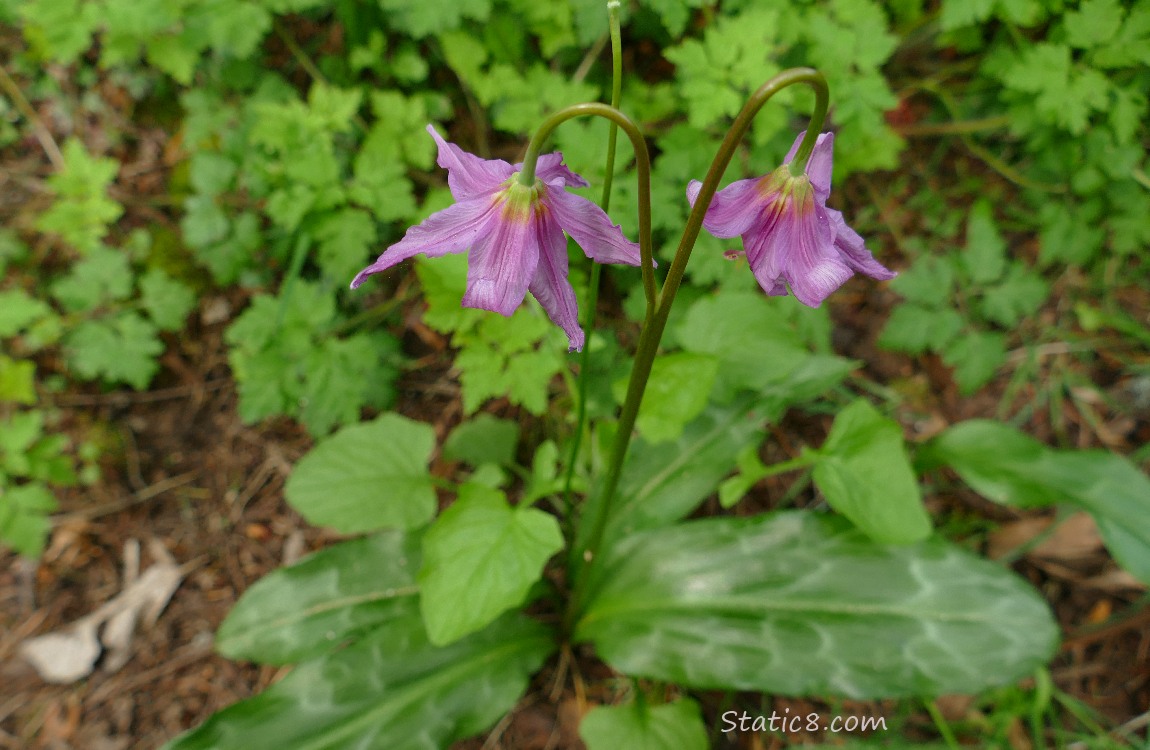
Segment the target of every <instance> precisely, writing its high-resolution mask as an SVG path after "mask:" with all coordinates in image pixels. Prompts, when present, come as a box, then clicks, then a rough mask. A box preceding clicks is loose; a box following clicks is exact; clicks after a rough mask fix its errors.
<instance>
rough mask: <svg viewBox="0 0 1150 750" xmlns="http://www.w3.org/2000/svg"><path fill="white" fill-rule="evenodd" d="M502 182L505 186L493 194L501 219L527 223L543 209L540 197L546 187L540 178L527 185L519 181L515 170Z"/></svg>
mask: <svg viewBox="0 0 1150 750" xmlns="http://www.w3.org/2000/svg"><path fill="white" fill-rule="evenodd" d="M503 184H504V185H505V186H506V187H504V189H503V190H502V191H501V192H498V193H496V194H495V203H496V205H497V206H498V207H499V210H500V217H501V218H502V219H503V221H506V222H515V223H518V224H527V223H528V222H530V221H531V220H532V219H533V218H535V216H536V215H537V214H539V213H541V212H542V211H543V210H545V208H544V205H543V201H542V197H543V193H544V192H546V190H547V187H546V186H545V185H544V184H543V181H542V180H536V181H535V184H534V185H532V186H530V187H528V186H526V185H523V184H521V183H520V182H519V173H518V172H516V173H515V174H513V175H512V176H511V178H510V179H508V180H507V181H506V182H504V183H503Z"/></svg>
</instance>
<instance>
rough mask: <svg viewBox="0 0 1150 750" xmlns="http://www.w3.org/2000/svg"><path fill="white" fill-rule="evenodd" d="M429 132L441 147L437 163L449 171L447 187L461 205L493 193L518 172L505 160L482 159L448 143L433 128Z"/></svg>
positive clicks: (428, 127) (430, 127)
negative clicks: (470, 199) (462, 202)
mask: <svg viewBox="0 0 1150 750" xmlns="http://www.w3.org/2000/svg"><path fill="white" fill-rule="evenodd" d="M427 132H428V133H431V137H432V138H434V139H435V142H436V144H438V146H439V157H438V158H437V159H436V163H437V164H438V165H439V166H441V167H443V168H444V169H446V170H447V186H448V187H449V188H451V195H452V196H454V197H455V200H457V201H463V200H467V199H469V198H475V197H477V196H480V195H486V194H488V193H492V192H494V191H495V190H497V189H499V187H500V186H501V185H502V183H503V182H505V181H506V180H507V178H509V177H511V175H513V174H515V168H514V167H512V166H511V165H510V164H508V163H507V162H505V161H503V160H502V159H481V158H479V157H478V156H475V155H474V154H469V153H467V152H466V151H464V150H463V149H461V148H460V147H459V146H456V145H455V144H454V143H448V142H447V141H445V140H444V139H443V137H442V136H440V135H439V133H438V132H436V130H435V127H434V126H432V125H428V126H427Z"/></svg>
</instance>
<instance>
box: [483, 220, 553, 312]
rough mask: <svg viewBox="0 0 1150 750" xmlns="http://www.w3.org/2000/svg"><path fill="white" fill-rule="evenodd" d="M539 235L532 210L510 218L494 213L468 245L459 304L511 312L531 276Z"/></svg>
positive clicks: (525, 293)
mask: <svg viewBox="0 0 1150 750" xmlns="http://www.w3.org/2000/svg"><path fill="white" fill-rule="evenodd" d="M554 231H558V229H555V230H554ZM539 237H540V221H539V219H538V218H536V216H535V215H534V212H533V211H532V212H528V214H527V215H524V216H519V217H512V218H508V217H507V216H506V215H502V214H501V215H498V216H497V217H496V218H495V220H494V221H492V222H491V228H490V230H489V231H487V232H484V233H483V234H482V235H480V236H479V237H477V238H476V240H475V244H474V245H472V246H471V253H470V255H469V257H468V262H467V291H466V292H465V293H464V294H463V306H464V307H477V308H479V309H481V310H490V311H491V312H497V313H499V314H500V315H511V313H513V312H515V308H517V307H519V304H520V303H521V302H523V298H524V297H526V296H527V287H528V286H529V285H530V284H531V280H532V279H534V278H535V269H536V267H537V266H538V265H539Z"/></svg>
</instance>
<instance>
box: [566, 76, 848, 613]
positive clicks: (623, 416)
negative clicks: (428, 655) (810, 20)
mask: <svg viewBox="0 0 1150 750" xmlns="http://www.w3.org/2000/svg"><path fill="white" fill-rule="evenodd" d="M796 83H802V84H806V85H808V86H810V87H811V88H813V89H814V91H815V109H814V112H813V113H812V114H811V120H810V124H809V125H808V126H807V134H806V137H805V138H804V139H803V142H802V144H801V145H800V146H799V151H798V153H797V154H796V156H795V160H794V162H792V164H794V163H796V162H798V161H799V160H800V157H802V154H803V153H804V151H805V152H806V156H805V157H802V158H803V163H804V166H805V160H806V159H807V158H809V157H810V153H811V150H812V149H813V148H814V143H815V140H816V139H817V138H818V135H819V131H821V130H822V126H823V120H824V119H825V118H826V113H827V106H828V102H829V92H828V90H827V82H826V78H824V77H823V74H822V73H820V72H818V71H817V70H815V69H814V68H791V69H790V70H784V71H783V72H781V73H779V74H778V75H776V76H775V77H773V78H771V79H770V80H769V81H767V82H766V83H764V84H763V85H762V86H761V87H759V89H758V90H757V91H755V93H753V94H751V96H750V98H749V99H748V100H747V103H746V104H744V105H743V109H742V111H740V112H739V115H738V117H736V118H735V121H734V123H733V124H732V125H731V129H730V130H728V131H727V135H726V137H724V138H723V142H722V144H720V146H719V150H718V153H716V154H715V159H714V161H712V162H711V168H710V169H709V170H708V171H707V176H706V179H704V180H703V185H702V188H700V190H699V195H698V197H697V198H696V199H695V205H694V207H693V208H692V209H691V213H690V214H689V215H688V217H687V225H686V227H684V229H683V236H682V238H681V239H680V240H679V247H678V249H677V250H676V251H675V257H674V259H673V260H672V261H671V267H670V269H668V271H667V278H666V280H665V281H664V282H663V288H662V290H661V291H660V292H659V298H658V303H657V306H656V309H655V312H654V315H651V314H648V316H647V320H646V321H645V322H644V324H643V332H642V333H641V334H640V337H639V346H638V348H637V350H636V352H635V363H634V365H633V366H632V368H631V379H630V380H629V381H628V383H627V398H626V400H625V401H624V402H623V408H622V410H621V411H620V413H619V426H618V431H617V432H616V433H615V443H614V445H613V447H612V450H611V457H610V459H609V462H608V464H607V473H606V476H605V477H604V478H603V489H602V490H601V491H600V492H599V493H597V494H595V495H593V496H592V498H591V500H592V501H589V502H588V503H587V506H586V510H585V515H584V518H583V525H584V526H586V527H588V528H589V529H590V530H589V532H588V533H587V534H586V535H585V536H584V535H579V537H577V538H576V544H575V548H574V549H573V550H572V558H571V569H572V571H571V572H572V575H573V577H574V586H573V593H572V596H571V599H570V600H569V602H568V609H567V612H566V613H565V617H564V626H565V628H566V630H567V632H568V633H570V632H571V631H572V629H573V628H574V625H575V622H576V620H577V619H578V617H579V615H580V614H581V613H582V609H583V606H584V604H585V602H584V601H583V600H584V598H585V597H586V595H587V581H588V579H589V578H590V575H589V574H590V571H591V569H592V568H593V566H594V565H595V563H596V562H597V561H598V559H599V551H600V550H599V548H600V546H601V545H602V543H603V534H604V532H605V531H606V528H607V521H608V519H609V518H610V515H611V513H610V510H611V504H612V502H613V501H614V499H615V492H616V490H617V489H618V487H619V478H620V476H621V475H622V471H623V461H624V459H625V458H626V456H627V448H628V447H629V446H630V443H631V434H632V432H634V429H635V419H636V418H637V417H638V415H639V405H640V403H641V402H642V400H643V392H644V390H645V389H646V387H647V379H648V378H649V377H650V375H651V366H652V365H653V364H654V361H655V355H656V354H657V353H658V351H659V342H660V340H662V338H663V330H664V329H665V328H666V326H667V318H668V317H669V316H670V314H671V306H672V305H673V304H674V302H675V295H676V294H677V293H678V290H679V285H680V284H681V283H682V281H683V274H684V272H685V271H686V268H687V261H688V260H690V258H691V251H692V250H693V249H694V247H695V241H696V240H697V239H698V238H699V231H700V230H701V229H702V227H703V216H704V214H705V213H706V211H707V208H708V206H710V205H711V200H712V199H713V198H714V197H715V192H716V191H717V190H718V187H719V181H720V180H721V179H722V178H723V173H724V172H726V170H727V165H729V164H730V163H731V159H732V158H733V157H734V154H735V149H736V148H738V145H739V143H740V141H742V139H743V136H744V135H746V132H747V129H748V128H750V126H751V121H752V120H754V118H755V115H757V114H758V112H759V110H760V109H762V108H763V105H764V104H766V103H767V101H768V100H769V99H770V98H771V97H772V96H774V95H775V94H777V93H778V92H780V91H782V90H783V89H785V88H786V87H788V86H793V85H794V84H796Z"/></svg>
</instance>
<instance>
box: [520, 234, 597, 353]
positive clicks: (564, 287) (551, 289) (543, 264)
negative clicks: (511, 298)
mask: <svg viewBox="0 0 1150 750" xmlns="http://www.w3.org/2000/svg"><path fill="white" fill-rule="evenodd" d="M542 219H543V220H542V221H540V222H539V247H540V250H541V252H540V253H539V265H538V267H537V268H536V269H535V278H534V279H532V281H531V287H530V289H531V293H532V294H534V295H535V299H537V300H539V304H541V305H543V309H544V310H545V311H546V312H547V317H549V318H551V322H552V323H554V324H555V325H557V326H559V327H560V328H562V329H563V331H564V333H566V334H567V342H568V350H569V351H573V352H577V351H581V350H582V349H583V341H584V336H583V329H582V328H580V327H579V306H578V304H577V303H576V301H575V290H574V289H572V288H571V282H570V281H568V280H567V241H566V240H565V239H564V238H563V231H562V230H561V229H559V226H558V225H557V224H556V223H555V220H554V218H552V217H551V216H549V215H547V214H544V216H543V217H542Z"/></svg>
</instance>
